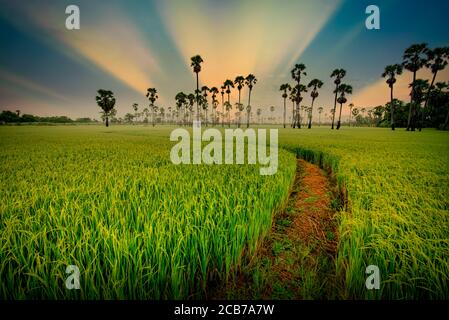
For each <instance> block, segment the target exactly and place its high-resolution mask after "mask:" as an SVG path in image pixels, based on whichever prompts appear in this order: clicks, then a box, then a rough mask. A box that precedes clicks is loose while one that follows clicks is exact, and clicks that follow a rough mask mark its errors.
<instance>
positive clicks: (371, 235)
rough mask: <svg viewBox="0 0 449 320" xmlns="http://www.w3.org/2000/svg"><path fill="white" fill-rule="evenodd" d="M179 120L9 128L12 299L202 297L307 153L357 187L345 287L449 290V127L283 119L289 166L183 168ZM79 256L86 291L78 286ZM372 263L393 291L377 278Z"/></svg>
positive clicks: (349, 294) (0, 155) (5, 153)
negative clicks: (263, 171)
mask: <svg viewBox="0 0 449 320" xmlns="http://www.w3.org/2000/svg"><path fill="white" fill-rule="evenodd" d="M170 131H171V129H169V128H156V129H153V128H151V127H143V126H124V127H118V126H112V127H110V128H108V129H106V128H103V127H99V126H53V127H34V126H17V127H0V159H1V161H0V169H1V171H0V198H1V200H2V201H1V202H0V220H1V223H0V238H1V250H0V261H1V262H0V274H1V280H2V283H1V288H0V297H2V298H9V299H11V298H13V299H23V298H32V299H33V298H34V299H40V298H63V299H78V298H82V299H98V298H106V299H112V298H119V299H125V298H140V299H147V298H155V299H158V298H188V297H190V298H192V297H193V298H197V297H201V296H203V295H204V294H205V291H206V286H207V284H208V283H209V281H211V280H213V279H215V280H217V279H218V280H224V279H226V278H227V277H228V276H229V275H231V274H232V273H233V272H234V271H235V270H237V269H238V268H239V266H241V265H243V264H245V263H246V261H245V257H249V256H251V253H252V252H254V251H255V249H256V247H257V246H258V244H259V243H260V241H261V239H262V238H263V237H264V236H266V234H267V232H268V231H269V229H270V227H271V221H272V215H273V212H274V211H275V210H276V208H278V207H279V206H282V205H283V202H284V201H285V199H286V196H287V193H288V189H289V187H290V185H291V183H292V179H293V176H294V172H295V156H294V154H297V155H298V156H300V157H303V158H305V159H307V160H310V161H312V162H314V163H316V164H319V165H320V166H322V167H325V168H326V167H329V168H332V170H333V171H334V173H335V177H336V179H337V183H338V185H339V186H340V188H341V190H342V191H344V193H343V198H342V199H343V200H345V207H344V208H343V209H342V210H341V212H340V214H339V223H338V225H339V226H338V231H339V239H340V243H339V246H338V256H337V265H336V268H337V272H338V275H339V279H340V281H343V282H344V288H345V289H344V290H343V291H342V292H339V297H341V298H357V299H376V298H392V299H418V298H430V299H437V298H441V299H448V298H449V289H448V288H449V264H448V259H449V133H448V132H439V131H435V130H424V131H423V132H421V133H418V132H414V133H412V132H405V131H404V130H402V129H398V130H396V131H395V132H391V131H390V130H388V129H370V128H364V129H363V128H347V127H343V128H342V130H340V131H333V132H331V130H330V129H329V128H314V129H313V130H306V129H301V130H293V129H285V130H284V129H281V128H280V145H281V146H282V147H283V148H284V149H286V151H282V152H281V153H280V162H279V170H278V173H277V174H276V175H275V176H260V175H259V171H258V168H257V167H255V166H248V165H241V166H239V165H226V166H206V165H200V166H195V165H190V166H189V165H181V166H175V165H173V164H171V163H170V158H169V152H170V148H171V145H172V144H171V143H170V142H169V138H168V137H169V133H170ZM287 151H289V152H287ZM334 206H335V207H336V208H337V207H340V206H339V204H338V203H335V204H334ZM329 237H332V235H329ZM69 264H75V265H77V266H79V268H80V271H81V290H79V291H76V290H72V291H70V290H66V289H65V286H64V281H65V279H66V277H67V275H66V274H65V267H66V266H67V265H69ZM370 264H374V265H377V266H379V268H380V272H381V289H380V290H374V291H369V290H366V288H365V279H366V275H365V268H366V266H368V265H370ZM298 272H300V270H299V271H298ZM254 277H255V279H256V280H257V281H263V279H260V277H261V274H257V273H256V274H254ZM305 279H307V275H305ZM311 283H316V281H311ZM279 290H281V288H280V289H279Z"/></svg>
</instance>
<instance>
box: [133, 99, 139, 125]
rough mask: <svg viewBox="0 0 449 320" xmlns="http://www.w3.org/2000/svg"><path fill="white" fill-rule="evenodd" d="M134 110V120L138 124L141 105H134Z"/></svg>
mask: <svg viewBox="0 0 449 320" xmlns="http://www.w3.org/2000/svg"><path fill="white" fill-rule="evenodd" d="M132 108H133V110H134V119H135V120H136V122H137V121H138V120H139V113H138V110H139V105H138V104H137V103H133V105H132Z"/></svg>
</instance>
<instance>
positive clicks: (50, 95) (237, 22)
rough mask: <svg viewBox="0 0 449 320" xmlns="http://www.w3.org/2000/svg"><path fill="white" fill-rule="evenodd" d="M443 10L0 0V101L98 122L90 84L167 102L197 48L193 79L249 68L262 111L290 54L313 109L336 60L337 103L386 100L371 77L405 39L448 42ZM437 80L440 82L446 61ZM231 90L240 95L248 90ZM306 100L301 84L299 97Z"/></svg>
mask: <svg viewBox="0 0 449 320" xmlns="http://www.w3.org/2000/svg"><path fill="white" fill-rule="evenodd" d="M71 4H75V5H77V6H78V7H79V9H80V17H81V19H80V22H81V23H80V26H81V28H80V30H67V29H66V27H65V21H66V18H67V16H68V15H67V14H66V13H65V9H66V7H67V6H68V5H71ZM371 4H374V5H377V6H378V7H379V9H380V29H379V30H368V29H367V28H366V27H365V20H366V18H367V17H368V15H367V14H366V13H365V9H366V7H367V6H368V5H371ZM448 12H449V1H445V0H441V1H439V0H427V1H401V0H381V1H364V0H314V1H311V0H257V1H256V0H226V1H224V0H220V1H219V0H164V1H163V0H127V1H125V0H123V1H118V0H109V1H105V0H95V1H92V0H86V1H84V0H83V1H74V0H70V1H65V0H52V1H50V0H39V1H38V0H27V1H11V0H0V43H1V47H0V110H17V109H19V110H21V112H22V113H31V114H35V115H41V116H45V115H67V116H69V117H72V118H78V117H92V118H97V119H98V118H99V111H100V109H99V107H98V106H97V105H96V103H95V95H96V91H97V90H98V89H108V90H112V91H113V92H114V94H115V96H116V99H117V104H116V106H117V114H118V116H123V115H124V114H126V113H128V112H132V107H131V106H132V104H133V103H138V104H139V106H140V108H141V109H142V108H144V107H146V106H148V101H147V100H146V98H145V92H146V89H147V88H148V87H155V88H156V89H157V90H158V94H159V99H158V101H157V103H156V105H158V106H160V107H165V108H167V107H169V106H172V107H173V106H174V105H175V99H174V97H175V95H176V93H178V92H180V91H183V92H185V93H190V92H194V90H195V86H196V80H195V74H194V73H193V71H192V68H191V67H190V57H191V56H193V55H196V54H200V55H201V56H202V57H203V60H204V63H203V64H202V70H201V73H200V75H199V78H200V85H201V86H202V85H207V86H209V87H212V86H216V87H218V88H219V87H220V86H221V85H222V84H223V82H224V81H225V80H226V79H231V80H234V79H235V77H236V76H238V75H243V76H246V75H247V74H249V73H252V74H254V75H255V76H256V78H257V79H258V82H257V84H256V85H255V86H254V89H253V92H252V96H251V105H252V107H253V109H255V108H259V107H260V108H262V110H263V113H264V114H265V115H268V113H269V111H268V110H269V107H270V106H272V105H273V106H275V107H276V112H275V113H276V115H279V116H280V115H281V114H282V108H283V100H282V97H281V94H282V93H281V92H280V91H279V86H280V85H281V84H282V83H292V79H291V76H290V70H291V69H292V68H293V66H294V64H295V63H304V64H305V65H306V67H307V69H306V72H307V76H306V77H305V78H304V83H305V84H307V83H308V82H309V81H310V80H312V79H314V78H318V79H320V80H322V81H323V82H324V86H323V87H322V88H321V90H320V91H319V97H318V98H317V100H316V102H315V106H316V107H319V106H321V107H323V108H324V110H325V112H328V111H329V110H330V108H331V107H332V106H333V101H334V100H333V94H332V91H333V89H334V84H333V80H332V79H331V78H330V74H331V72H332V70H334V69H335V68H344V69H346V71H347V76H346V77H345V78H344V80H343V82H344V83H347V84H350V85H352V86H353V95H351V96H350V97H349V98H348V103H349V102H352V103H354V104H355V106H357V107H366V108H370V107H374V106H377V105H380V104H384V103H385V102H387V101H388V99H389V89H388V86H387V85H386V84H385V79H383V78H381V74H382V72H383V69H384V67H385V66H386V65H388V64H394V63H400V62H401V61H402V54H403V52H404V50H405V49H406V48H407V47H408V46H410V45H411V44H413V43H421V42H425V43H427V44H428V45H429V47H431V48H433V47H438V46H448V45H449V32H448V30H449V19H448V18H449V17H448V15H449V14H448ZM411 77H412V76H411V74H410V72H404V73H403V75H401V76H400V77H399V79H398V82H397V84H396V87H395V91H396V93H395V94H396V96H397V97H398V98H400V99H403V100H408V99H409V98H408V95H409V89H408V84H409V83H410V82H411ZM418 77H419V78H425V79H428V78H430V72H429V71H428V70H427V69H423V70H421V71H419V72H418ZM437 81H449V68H447V69H446V70H444V71H443V72H442V73H441V74H440V75H439V76H438V78H437ZM241 94H242V98H241V99H242V102H243V103H244V104H246V103H247V99H248V90H247V88H243V90H242V93H241ZM231 99H232V102H236V100H237V99H238V95H237V90H234V91H233V93H232V95H231ZM310 101H311V99H310V96H309V94H308V93H307V94H306V97H305V99H304V100H303V102H302V104H304V105H310ZM288 106H291V104H288ZM220 107H221V106H220ZM220 107H219V108H220ZM315 109H316V108H315ZM348 113H349V112H348V110H347V109H346V108H345V109H344V111H343V116H345V115H347V114H348Z"/></svg>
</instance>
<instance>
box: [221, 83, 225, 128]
mask: <svg viewBox="0 0 449 320" xmlns="http://www.w3.org/2000/svg"><path fill="white" fill-rule="evenodd" d="M225 89H226V86H224V85H222V86H221V91H220V93H221V115H222V118H221V126H222V127H224V115H225V112H224V94H225Z"/></svg>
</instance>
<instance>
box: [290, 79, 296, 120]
mask: <svg viewBox="0 0 449 320" xmlns="http://www.w3.org/2000/svg"><path fill="white" fill-rule="evenodd" d="M289 99H290V101H291V102H292V123H291V124H290V126H291V127H292V128H293V122H294V121H295V116H296V112H295V103H296V88H295V87H293V88H291V91H290V96H289Z"/></svg>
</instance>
